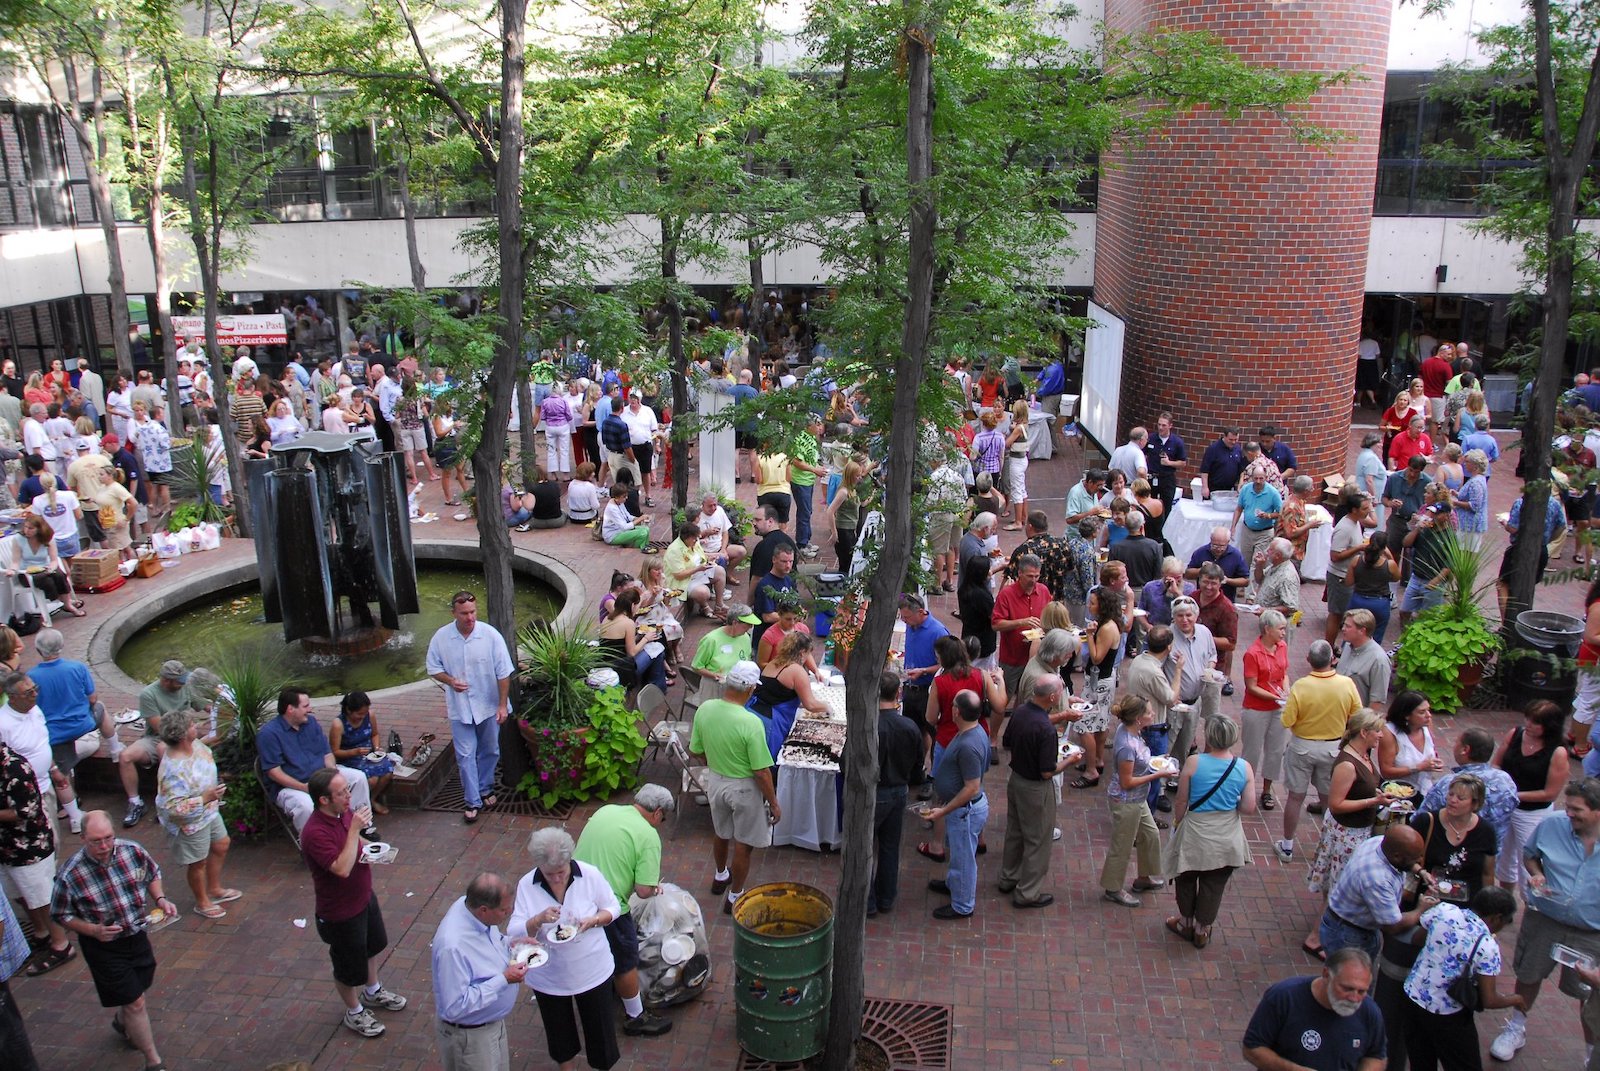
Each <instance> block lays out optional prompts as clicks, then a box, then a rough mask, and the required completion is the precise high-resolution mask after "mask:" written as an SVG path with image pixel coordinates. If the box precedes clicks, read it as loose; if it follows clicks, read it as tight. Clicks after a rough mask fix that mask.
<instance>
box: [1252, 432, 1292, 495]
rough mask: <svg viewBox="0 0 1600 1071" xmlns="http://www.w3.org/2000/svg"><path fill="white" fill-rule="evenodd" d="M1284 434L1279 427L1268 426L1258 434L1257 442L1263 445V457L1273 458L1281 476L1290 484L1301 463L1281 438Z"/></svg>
mask: <svg viewBox="0 0 1600 1071" xmlns="http://www.w3.org/2000/svg"><path fill="white" fill-rule="evenodd" d="M1282 434H1283V429H1282V428H1280V427H1278V425H1276V424H1268V425H1266V426H1265V427H1263V428H1262V429H1261V430H1260V431H1259V432H1257V433H1256V442H1258V443H1260V444H1261V454H1262V456H1263V457H1267V458H1271V459H1272V463H1273V464H1274V465H1277V466H1278V472H1279V474H1280V475H1282V476H1283V479H1284V481H1285V482H1288V481H1289V480H1292V479H1294V471H1295V469H1297V468H1299V467H1300V462H1299V461H1298V460H1296V459H1295V456H1294V451H1293V450H1291V449H1289V444H1288V443H1286V442H1283V441H1282V440H1281V439H1280V438H1279V436H1281V435H1282Z"/></svg>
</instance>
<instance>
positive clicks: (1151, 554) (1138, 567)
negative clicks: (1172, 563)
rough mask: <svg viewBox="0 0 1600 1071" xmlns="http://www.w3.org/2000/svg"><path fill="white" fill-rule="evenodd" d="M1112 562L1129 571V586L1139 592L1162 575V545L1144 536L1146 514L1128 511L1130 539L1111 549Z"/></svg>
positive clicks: (1133, 510)
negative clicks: (1118, 563)
mask: <svg viewBox="0 0 1600 1071" xmlns="http://www.w3.org/2000/svg"><path fill="white" fill-rule="evenodd" d="M1110 557H1111V560H1112V561H1114V562H1121V563H1122V564H1123V565H1125V566H1127V569H1128V586H1129V587H1131V588H1133V590H1134V591H1138V590H1139V589H1140V588H1142V587H1144V586H1145V585H1146V584H1148V583H1150V581H1152V580H1154V579H1155V578H1156V577H1158V576H1160V575H1161V544H1160V543H1157V542H1156V541H1155V540H1154V539H1147V538H1146V537H1145V534H1144V514H1142V513H1140V512H1139V511H1138V510H1136V509H1131V510H1129V511H1128V538H1126V539H1124V540H1122V542H1120V543H1118V544H1117V545H1116V546H1114V547H1112V548H1111V554H1110Z"/></svg>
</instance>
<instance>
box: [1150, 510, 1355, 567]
mask: <svg viewBox="0 0 1600 1071" xmlns="http://www.w3.org/2000/svg"><path fill="white" fill-rule="evenodd" d="M1232 525H1233V512H1232V511H1231V510H1229V511H1227V512H1223V511H1222V510H1219V509H1215V508H1213V507H1212V505H1211V503H1210V502H1196V501H1195V500H1194V499H1192V498H1180V499H1178V500H1177V501H1176V502H1174V503H1173V504H1172V516H1171V517H1169V518H1167V526H1166V528H1165V529H1163V533H1162V534H1164V535H1165V536H1166V537H1167V542H1168V543H1170V544H1172V553H1173V554H1174V555H1175V556H1176V557H1177V559H1178V560H1179V561H1181V562H1182V563H1183V564H1184V565H1185V566H1187V565H1188V564H1189V558H1190V556H1191V555H1193V554H1194V552H1195V551H1197V550H1199V549H1200V548H1201V547H1203V546H1205V545H1206V544H1208V543H1210V542H1211V529H1213V528H1217V527H1222V528H1230V529H1231V528H1232ZM1238 537H1239V533H1238V532H1237V531H1234V533H1233V543H1234V546H1238V545H1239V538H1238ZM1332 544H1333V525H1331V524H1324V525H1322V526H1320V527H1317V528H1313V529H1312V530H1311V534H1310V535H1309V536H1308V537H1307V538H1306V560H1305V561H1304V562H1302V563H1301V564H1300V577H1301V579H1302V580H1325V579H1326V578H1327V576H1328V552H1329V550H1330V548H1331V547H1332ZM1246 564H1248V563H1246Z"/></svg>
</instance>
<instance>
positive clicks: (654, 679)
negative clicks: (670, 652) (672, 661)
mask: <svg viewBox="0 0 1600 1071" xmlns="http://www.w3.org/2000/svg"><path fill="white" fill-rule="evenodd" d="M633 668H634V670H635V671H637V672H638V674H639V683H640V684H653V685H655V686H656V687H657V688H660V689H661V691H662V692H663V693H665V692H666V690H667V662H666V656H665V655H664V654H659V655H656V656H655V657H654V658H651V657H650V655H649V654H648V653H646V652H645V650H644V648H642V647H641V648H640V649H639V653H638V654H636V655H634V656H633Z"/></svg>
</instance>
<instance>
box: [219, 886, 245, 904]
mask: <svg viewBox="0 0 1600 1071" xmlns="http://www.w3.org/2000/svg"><path fill="white" fill-rule="evenodd" d="M242 896H244V893H242V892H240V891H239V890H238V889H223V890H222V891H221V892H219V893H217V894H216V895H215V896H213V897H212V898H211V902H212V903H213V904H231V903H233V902H234V901H235V900H238V899H239V898H241V897H242Z"/></svg>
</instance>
